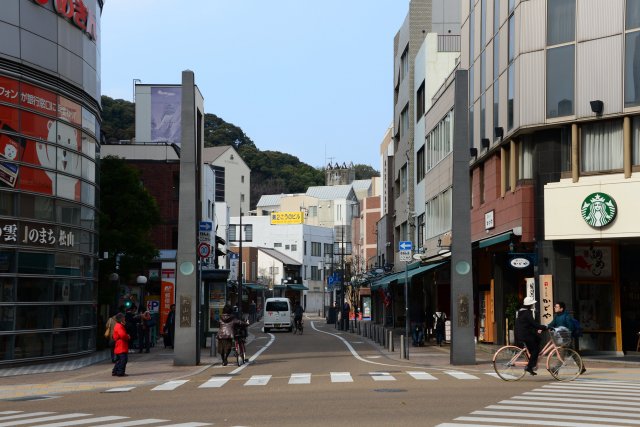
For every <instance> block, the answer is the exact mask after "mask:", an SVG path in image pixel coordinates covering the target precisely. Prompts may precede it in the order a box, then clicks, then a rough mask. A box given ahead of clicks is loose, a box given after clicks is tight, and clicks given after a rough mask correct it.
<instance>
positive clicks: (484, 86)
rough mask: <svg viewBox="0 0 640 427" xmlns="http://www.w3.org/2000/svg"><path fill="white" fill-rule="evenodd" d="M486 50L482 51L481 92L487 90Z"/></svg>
mask: <svg viewBox="0 0 640 427" xmlns="http://www.w3.org/2000/svg"><path fill="white" fill-rule="evenodd" d="M485 53H486V51H484V50H483V51H482V53H481V54H480V93H481V94H482V93H484V91H485V90H487V70H486V68H487V64H486V61H485Z"/></svg>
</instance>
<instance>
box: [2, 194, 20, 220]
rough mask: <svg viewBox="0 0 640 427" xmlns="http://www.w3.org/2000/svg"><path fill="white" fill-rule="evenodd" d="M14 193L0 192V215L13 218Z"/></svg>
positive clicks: (14, 209)
mask: <svg viewBox="0 0 640 427" xmlns="http://www.w3.org/2000/svg"><path fill="white" fill-rule="evenodd" d="M16 196H17V194H16V193H9V192H6V191H0V215H6V216H15V214H16V208H15V206H16Z"/></svg>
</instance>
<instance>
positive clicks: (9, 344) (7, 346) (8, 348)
mask: <svg viewBox="0 0 640 427" xmlns="http://www.w3.org/2000/svg"><path fill="white" fill-rule="evenodd" d="M0 322H2V323H3V324H5V323H4V321H3V320H0ZM7 325H8V324H7ZM12 329H13V318H12V320H11V327H8V328H7V330H12ZM14 338H15V337H14V336H13V335H0V360H12V359H14V357H13V340H14Z"/></svg>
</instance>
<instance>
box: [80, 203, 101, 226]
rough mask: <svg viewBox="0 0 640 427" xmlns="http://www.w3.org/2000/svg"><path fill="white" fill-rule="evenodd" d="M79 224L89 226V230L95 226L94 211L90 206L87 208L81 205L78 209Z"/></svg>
mask: <svg viewBox="0 0 640 427" xmlns="http://www.w3.org/2000/svg"><path fill="white" fill-rule="evenodd" d="M80 215H81V217H80V225H82V226H83V227H84V228H89V229H91V230H95V229H96V227H97V224H96V211H95V210H93V209H92V208H88V207H86V206H83V207H82V208H81V210H80Z"/></svg>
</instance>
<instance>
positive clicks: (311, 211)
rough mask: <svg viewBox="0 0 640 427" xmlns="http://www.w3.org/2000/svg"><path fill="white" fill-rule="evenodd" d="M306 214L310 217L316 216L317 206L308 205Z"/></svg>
mask: <svg viewBox="0 0 640 427" xmlns="http://www.w3.org/2000/svg"><path fill="white" fill-rule="evenodd" d="M307 214H308V215H309V216H310V217H316V216H318V207H317V206H309V210H308V211H307Z"/></svg>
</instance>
